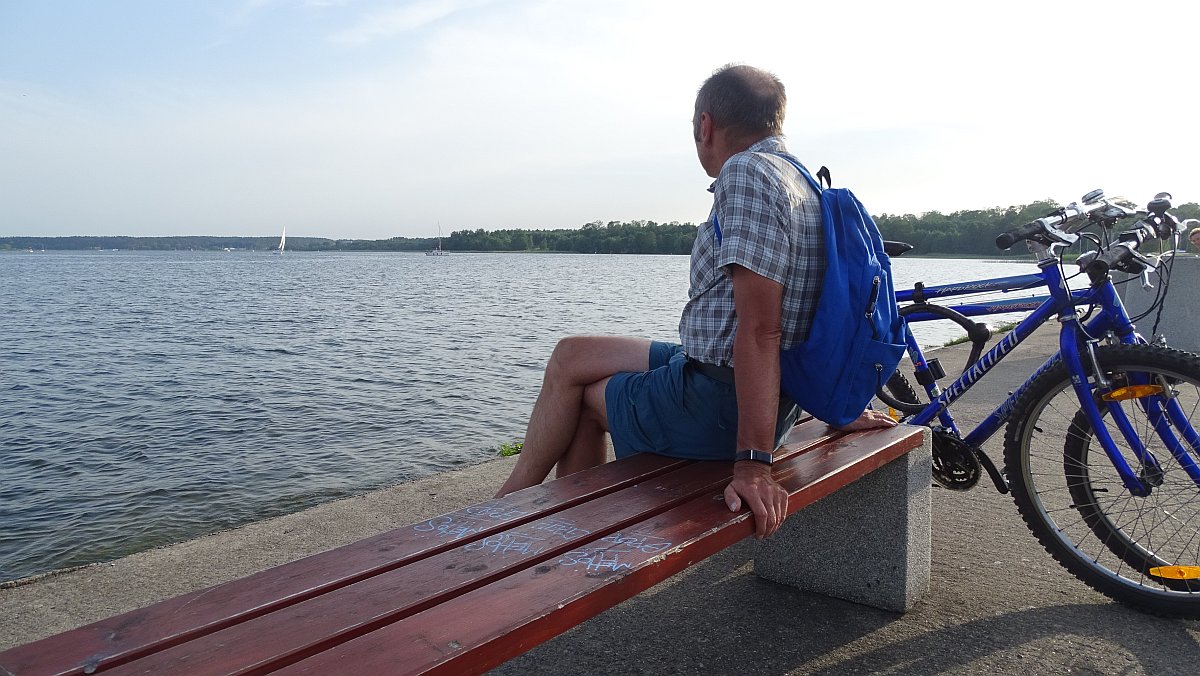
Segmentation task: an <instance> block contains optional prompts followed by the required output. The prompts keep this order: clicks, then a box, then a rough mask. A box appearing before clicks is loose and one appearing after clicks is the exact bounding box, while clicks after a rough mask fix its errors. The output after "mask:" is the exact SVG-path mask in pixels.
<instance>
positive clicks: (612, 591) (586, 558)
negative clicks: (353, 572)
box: [280, 427, 921, 674]
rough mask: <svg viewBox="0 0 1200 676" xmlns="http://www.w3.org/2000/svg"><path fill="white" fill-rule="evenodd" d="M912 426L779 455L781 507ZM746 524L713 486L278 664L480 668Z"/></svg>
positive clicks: (678, 565) (617, 598)
mask: <svg viewBox="0 0 1200 676" xmlns="http://www.w3.org/2000/svg"><path fill="white" fill-rule="evenodd" d="M920 441H921V436H920V430H919V429H916V428H906V427H901V428H895V429H891V430H880V431H873V432H867V433H858V434H854V435H851V436H848V437H846V438H843V439H840V440H837V441H834V442H832V443H828V444H825V445H823V446H820V447H818V448H816V449H814V450H813V451H811V452H809V453H805V454H802V455H800V456H797V457H793V458H791V459H790V460H788V461H786V462H784V463H781V464H780V465H779V466H778V467H777V470H776V476H777V477H778V478H779V479H780V481H781V483H782V484H783V485H784V487H785V488H786V489H787V490H788V492H789V498H788V513H789V514H790V513H792V512H794V511H796V510H797V509H800V508H801V507H804V506H806V505H808V504H811V503H813V502H815V501H816V500H818V499H820V498H822V497H824V496H826V495H828V494H830V493H832V492H834V491H835V490H837V489H839V488H841V487H843V486H845V485H847V484H849V483H851V482H853V481H855V480H857V479H858V478H860V477H862V476H864V475H866V474H867V473H869V472H871V471H874V470H875V469H878V468H879V467H881V466H883V465H884V464H886V463H887V462H890V461H891V460H894V459H896V458H898V457H899V456H901V455H903V454H904V453H907V452H908V451H910V450H912V449H913V448H916V447H917V446H918V445H919V444H920ZM752 533H753V521H752V518H751V516H750V514H749V512H748V511H746V510H742V511H741V512H739V513H737V514H732V513H730V512H729V511H728V509H727V508H726V507H725V505H724V502H723V500H721V490H720V489H719V488H717V489H714V490H713V491H712V492H710V493H707V494H704V495H701V496H699V497H696V498H694V499H692V500H690V501H688V502H686V503H684V504H682V505H680V506H678V507H676V508H674V509H672V510H670V511H668V512H665V513H663V514H661V515H658V516H655V517H652V518H650V519H647V520H646V521H644V522H641V523H639V524H636V525H631V526H628V527H626V528H623V529H622V530H621V531H619V532H617V533H614V534H612V535H610V536H609V537H607V538H605V539H602V540H600V541H594V542H591V543H588V545H586V546H585V547H581V548H577V549H574V550H571V551H569V552H567V553H565V554H564V555H563V556H561V557H559V558H558V559H556V560H553V561H550V560H548V561H547V563H546V564H544V565H540V566H537V567H535V568H532V569H526V570H523V571H521V572H519V573H518V574H516V575H513V576H510V577H506V578H504V579H501V580H499V581H496V582H493V583H492V584H489V585H487V586H484V587H480V588H478V589H475V590H473V591H471V592H470V593H467V594H464V595H462V596H459V597H457V598H455V599H453V600H450V601H448V602H446V603H443V604H440V605H438V606H435V607H432V608H430V609H428V610H426V611H424V612H422V613H420V614H417V615H413V616H410V617H408V618H405V619H403V620H400V621H398V622H395V623H393V624H389V625H387V626H385V627H382V628H380V629H378V630H377V631H374V632H372V633H370V634H366V635H364V636H361V637H359V638H357V639H354V640H352V641H349V642H347V643H345V644H342V645H340V646H337V647H336V648H332V649H330V650H328V651H326V652H322V653H320V654H317V655H314V656H312V657H309V658H308V659H305V660H303V661H301V662H298V663H295V664H292V665H289V666H287V667H285V668H283V669H282V670H281V672H280V673H283V674H327V673H334V672H336V671H338V670H339V669H342V670H344V669H346V668H347V667H349V666H352V668H353V671H355V672H356V673H388V674H409V673H412V674H415V673H453V674H464V673H480V672H483V671H486V670H487V669H490V668H492V667H494V666H496V665H498V664H500V663H501V662H503V661H505V660H507V659H510V658H512V657H514V656H516V655H519V654H521V653H523V652H525V651H527V650H529V649H530V648H532V647H533V646H535V645H537V644H540V643H542V642H543V641H545V640H547V639H549V638H552V637H554V636H557V635H558V634H560V633H562V632H563V631H565V630H566V629H569V628H570V627H573V626H575V625H577V624H579V623H580V622H582V621H584V620H586V619H588V618H590V617H592V616H594V615H596V614H599V613H600V612H602V611H604V610H606V609H608V608H610V607H612V606H613V605H616V604H617V603H619V602H621V601H623V600H625V599H628V598H630V597H632V596H634V595H636V594H637V593H639V592H641V591H643V590H645V589H647V588H649V587H651V586H653V585H654V584H657V583H658V582H660V581H662V580H665V579H667V578H668V577H670V576H671V575H674V574H675V573H677V572H679V571H680V570H683V569H684V568H686V567H688V566H690V565H692V564H694V563H695V562H697V561H700V560H702V559H704V558H706V557H708V556H710V555H712V554H713V553H715V552H717V551H720V550H721V549H724V548H725V547H727V546H729V545H730V544H732V543H734V542H736V541H738V540H741V539H743V538H744V537H746V536H748V535H751V534H752Z"/></svg>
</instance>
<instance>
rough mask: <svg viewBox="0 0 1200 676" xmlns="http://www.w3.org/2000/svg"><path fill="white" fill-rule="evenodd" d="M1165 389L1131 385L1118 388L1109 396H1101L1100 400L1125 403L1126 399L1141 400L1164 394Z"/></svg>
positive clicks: (1156, 386)
mask: <svg viewBox="0 0 1200 676" xmlns="http://www.w3.org/2000/svg"><path fill="white" fill-rule="evenodd" d="M1162 393H1163V388H1162V386H1161V385H1129V386H1128V387H1118V388H1117V389H1115V390H1113V391H1112V392H1109V393H1108V394H1104V395H1101V396H1100V398H1101V399H1103V400H1104V401H1125V400H1126V399H1141V398H1142V397H1149V396H1150V395H1152V394H1162Z"/></svg>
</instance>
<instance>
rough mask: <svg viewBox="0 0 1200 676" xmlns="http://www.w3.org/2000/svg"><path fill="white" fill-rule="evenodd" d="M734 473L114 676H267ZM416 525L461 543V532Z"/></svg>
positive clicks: (432, 562)
mask: <svg viewBox="0 0 1200 676" xmlns="http://www.w3.org/2000/svg"><path fill="white" fill-rule="evenodd" d="M835 434H836V433H831V432H830V431H829V430H828V429H827V428H826V427H825V426H823V425H808V426H805V427H804V428H802V429H799V430H797V431H796V433H795V434H793V435H792V436H791V443H789V445H788V450H787V451H786V452H785V453H784V454H783V455H785V456H787V455H792V454H795V453H798V452H800V451H802V450H803V449H804V448H808V447H811V446H814V445H817V444H820V443H823V442H825V441H827V440H828V439H830V438H831V437H832V436H834V435H835ZM728 479H729V465H728V464H727V463H711V462H710V463H690V464H687V465H685V466H683V467H680V468H678V469H675V470H673V471H671V472H667V473H663V474H658V475H656V476H653V477H648V478H646V479H645V480H644V481H642V482H640V483H638V484H635V485H632V486H628V487H626V488H624V489H622V490H621V491H619V492H615V493H609V494H606V495H602V496H600V497H596V498H593V499H591V500H589V501H587V502H584V503H581V504H577V505H574V506H572V507H570V508H568V509H565V510H561V511H559V512H556V513H554V514H552V515H549V516H546V517H543V518H541V519H537V520H534V521H530V522H527V523H522V524H520V525H517V526H515V527H513V528H509V529H506V530H504V531H501V532H498V533H493V534H492V535H489V536H488V537H485V538H483V539H478V540H475V541H472V542H468V543H467V544H465V545H464V544H462V543H463V541H461V540H454V545H455V547H454V548H453V549H450V550H448V551H442V552H440V553H438V554H436V555H434V556H430V557H426V558H422V559H420V560H416V561H410V562H408V563H407V564H406V565H405V566H404V567H403V568H400V569H397V570H391V571H387V572H384V573H381V574H379V575H375V576H372V577H370V578H368V579H365V580H361V581H359V582H356V583H355V584H353V585H349V586H345V587H341V588H339V589H336V590H331V591H329V592H327V593H325V594H322V595H321V596H318V597H315V598H312V599H309V600H306V601H303V602H301V603H298V604H293V605H290V606H288V607H285V608H281V609H279V610H277V611H275V612H272V613H270V614H268V615H265V616H260V617H257V618H251V619H248V620H245V621H243V622H240V623H238V624H236V625H234V626H231V627H227V628H225V629H222V630H220V631H217V632H213V633H210V634H206V635H204V636H200V637H196V638H194V639H193V640H190V641H188V642H187V643H185V644H181V645H178V646H175V647H171V648H168V649H166V650H162V651H159V652H156V653H154V654H151V655H146V656H144V657H142V658H140V659H138V660H136V661H134V662H131V663H127V664H122V665H117V666H115V667H113V668H112V669H111V672H109V673H113V674H130V673H175V672H179V671H187V672H188V673H196V674H207V673H212V674H232V673H262V672H264V671H266V670H269V669H270V668H272V667H273V666H274V665H277V664H283V663H288V662H290V661H295V660H297V659H300V658H302V657H304V656H307V655H310V654H315V653H317V652H320V651H321V650H325V649H327V648H328V647H330V646H332V645H336V644H337V643H340V642H344V641H347V640H350V639H352V638H353V637H355V636H358V635H361V634H363V633H366V632H369V631H372V630H374V629H376V628H378V627H380V626H384V625H386V624H388V623H391V622H395V621H397V620H399V619H401V618H403V617H406V616H408V615H411V614H413V613H416V612H420V611H421V610H424V609H425V608H428V607H431V606H433V605H437V604H439V603H443V602H445V601H446V600H448V599H450V598H453V597H454V596H457V595H460V594H463V593H466V592H468V591H470V590H471V589H475V588H477V587H479V586H481V585H485V584H488V583H490V582H492V581H494V580H497V579H500V578H502V577H504V576H506V575H511V574H513V573H514V572H517V571H520V570H522V569H526V568H530V567H534V566H537V565H539V564H541V563H542V562H543V561H546V560H549V559H553V558H556V557H560V556H562V555H563V554H564V553H566V552H569V551H571V550H573V549H575V548H577V547H579V546H582V545H583V544H584V543H586V542H588V541H591V540H596V539H598V538H601V537H604V536H606V535H608V534H609V533H611V532H612V531H614V530H617V529H620V528H623V527H625V526H627V525H629V524H632V523H637V522H639V521H643V520H645V519H648V518H652V517H653V515H654V514H657V513H661V512H662V511H664V510H667V509H669V508H671V507H673V506H675V505H678V504H680V503H681V502H683V501H686V500H688V499H690V498H691V497H693V496H695V495H697V494H702V493H707V492H710V491H711V490H713V489H720V488H723V487H724V485H725V483H726V482H727V481H728ZM433 526H434V524H433V523H432V522H423V523H422V524H417V526H415V527H414V528H419V529H425V530H430V531H432V532H439V531H441V532H443V533H444V534H445V536H446V537H448V538H451V539H452V540H453V538H454V534H455V533H456V532H457V524H455V523H454V522H452V521H451V522H444V523H438V524H437V527H438V528H437V529H436V530H435V529H434V528H433Z"/></svg>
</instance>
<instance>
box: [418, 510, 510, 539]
mask: <svg viewBox="0 0 1200 676" xmlns="http://www.w3.org/2000/svg"><path fill="white" fill-rule="evenodd" d="M525 514H526V512H522V511H520V510H518V509H513V508H512V507H506V506H504V505H475V506H473V507H468V508H466V509H464V510H462V511H461V512H455V513H454V514H444V515H442V516H438V517H434V518H432V519H430V520H428V521H426V522H424V523H419V524H417V525H415V526H413V530H415V531H418V532H424V533H428V532H432V533H436V534H437V535H439V536H441V537H447V538H450V539H451V540H458V539H461V538H464V537H466V536H468V535H471V534H472V533H478V532H480V531H482V530H484V529H485V528H488V527H491V526H493V525H494V524H493V523H489V522H490V521H511V520H513V519H517V518H520V517H522V516H524V515H525Z"/></svg>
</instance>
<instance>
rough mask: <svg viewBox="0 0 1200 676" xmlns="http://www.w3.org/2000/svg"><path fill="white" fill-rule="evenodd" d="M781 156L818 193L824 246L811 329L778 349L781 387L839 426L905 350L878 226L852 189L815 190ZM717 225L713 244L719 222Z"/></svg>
mask: <svg viewBox="0 0 1200 676" xmlns="http://www.w3.org/2000/svg"><path fill="white" fill-rule="evenodd" d="M780 157H783V158H784V159H786V160H787V161H788V162H790V163H791V164H792V165H794V166H795V167H796V168H797V169H799V170H800V173H801V174H803V175H804V178H805V179H806V180H807V181H808V183H809V185H811V186H812V187H813V190H815V191H817V193H818V194H819V195H820V196H821V219H822V221H823V222H824V225H825V252H826V263H825V279H824V282H823V283H822V286H821V298H820V300H819V301H818V302H817V310H816V313H815V314H814V315H813V322H812V327H811V328H810V329H809V333H808V338H807V339H806V340H805V341H804V342H802V343H799V344H797V345H793V346H792V347H790V348H788V349H786V350H784V351H783V352H781V353H780V355H779V366H780V380H781V382H780V386H781V387H782V389H783V391H784V392H785V393H786V394H787V395H788V396H789V397H791V398H792V399H793V400H794V401H795V402H796V403H797V404H799V405H800V408H802V409H804V410H805V411H807V412H809V413H811V414H812V415H814V416H816V417H817V418H819V419H820V420H823V421H825V422H827V423H829V424H830V425H835V426H840V425H845V424H847V423H849V422H851V421H853V420H854V419H856V418H857V417H858V416H859V415H860V414H861V413H862V412H863V410H864V409H866V407H867V404H868V403H869V402H870V401H871V397H873V396H874V395H875V392H876V391H877V390H878V389H879V388H881V387H882V386H883V384H884V383H885V382H887V380H888V378H890V377H891V376H892V373H894V372H895V371H896V366H897V365H898V364H899V363H900V359H901V358H902V357H903V356H904V351H905V349H906V345H905V340H904V321H903V319H901V317H900V310H899V308H898V307H897V306H896V296H895V290H894V288H893V287H892V261H891V259H890V258H888V255H887V254H886V253H884V250H883V237H882V236H881V235H880V234H879V228H878V227H877V226H876V225H875V221H874V220H872V218H871V215H870V214H868V213H867V211H866V209H864V208H863V206H862V204H861V203H860V202H859V201H858V198H856V197H855V196H854V193H852V192H850V191H849V190H847V189H845V188H836V189H835V188H825V189H822V188H821V184H820V183H818V182H817V181H816V180H814V179H813V177H812V175H811V174H809V173H808V170H807V169H805V168H804V166H803V165H801V164H800V163H799V162H796V161H795V160H793V159H792V158H790V157H787V156H786V155H780ZM822 176H823V177H824V176H825V174H824V173H822ZM716 231H717V241H718V242H720V237H721V234H720V233H721V231H720V226H719V225H718V226H717V228H716Z"/></svg>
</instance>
